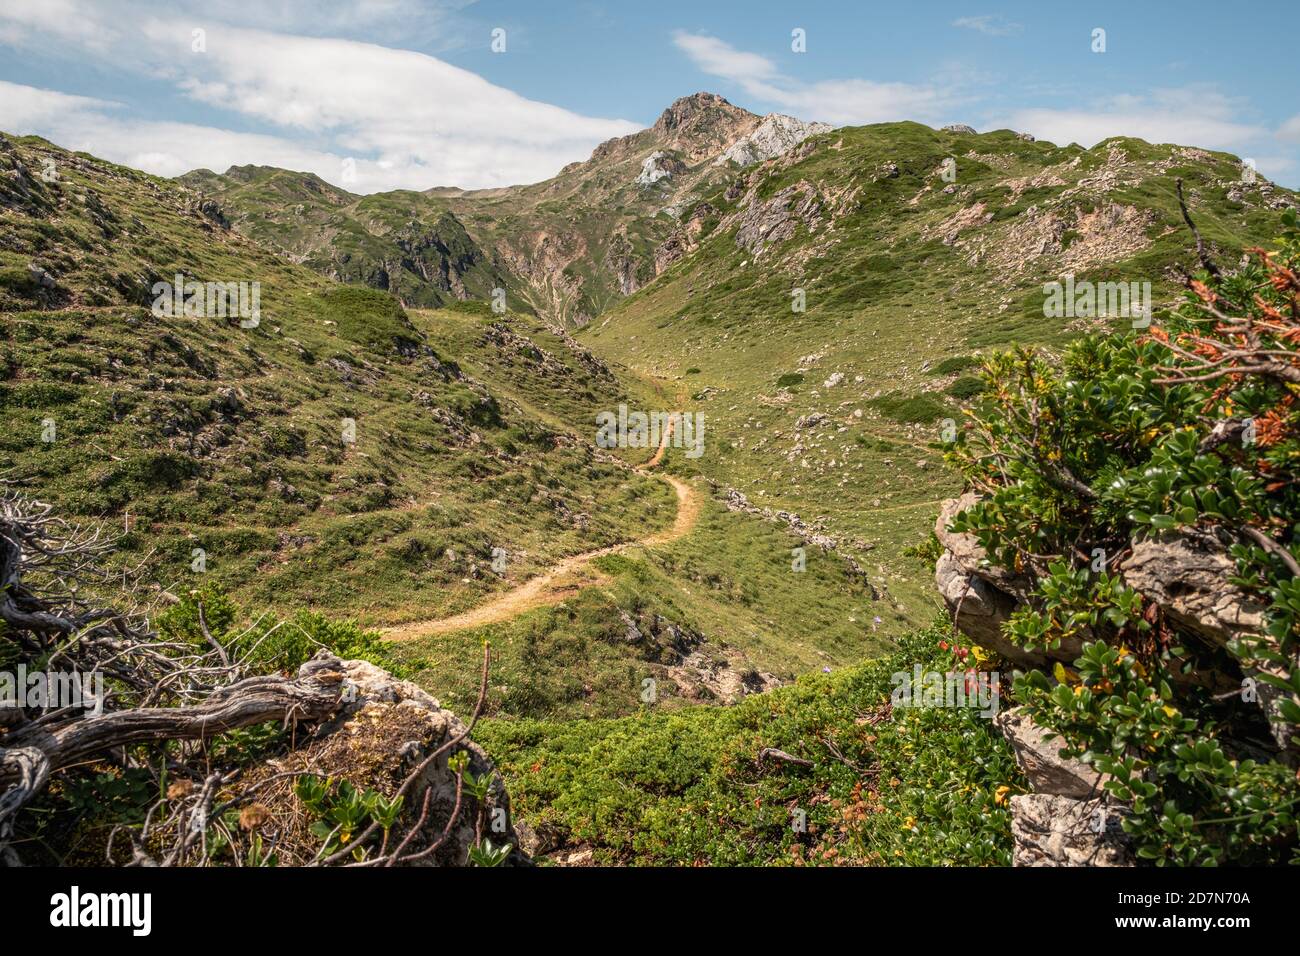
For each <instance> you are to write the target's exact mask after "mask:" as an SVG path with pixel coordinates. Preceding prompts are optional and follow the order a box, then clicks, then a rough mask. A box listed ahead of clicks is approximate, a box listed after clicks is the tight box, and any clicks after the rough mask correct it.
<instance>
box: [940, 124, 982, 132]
mask: <svg viewBox="0 0 1300 956" xmlns="http://www.w3.org/2000/svg"><path fill="white" fill-rule="evenodd" d="M943 131H944V132H945V133H973V132H975V127H974V126H967V125H966V124H965V123H950V124H949V125H947V126H945V127H943Z"/></svg>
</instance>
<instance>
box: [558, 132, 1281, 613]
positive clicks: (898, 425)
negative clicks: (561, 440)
mask: <svg viewBox="0 0 1300 956" xmlns="http://www.w3.org/2000/svg"><path fill="white" fill-rule="evenodd" d="M946 169H947V170H951V171H952V172H948V175H947V177H945V171H946ZM954 172H955V176H954V175H953V173H954ZM1178 177H1182V178H1183V179H1184V180H1185V181H1186V185H1187V195H1188V199H1189V203H1190V205H1191V207H1192V211H1193V213H1194V215H1195V216H1196V219H1197V222H1198V224H1199V225H1200V227H1201V229H1202V231H1203V233H1204V235H1205V237H1206V239H1207V241H1208V242H1210V244H1211V246H1212V247H1213V249H1214V251H1215V252H1216V253H1217V254H1219V255H1220V257H1221V258H1222V259H1227V260H1228V261H1232V260H1235V258H1236V257H1237V256H1238V255H1239V254H1240V250H1241V249H1242V248H1244V247H1248V246H1251V245H1255V244H1258V243H1260V242H1262V241H1264V240H1266V239H1267V238H1268V237H1269V236H1270V235H1271V231H1272V230H1273V229H1274V228H1275V225H1274V224H1275V220H1276V215H1277V212H1276V209H1277V208H1278V207H1280V206H1282V205H1286V204H1293V203H1295V201H1296V200H1295V196H1294V194H1292V193H1290V192H1289V191H1287V190H1283V189H1281V188H1276V187H1274V186H1272V184H1269V183H1267V182H1265V181H1263V180H1262V179H1260V180H1258V181H1256V182H1254V183H1245V182H1242V167H1241V165H1240V163H1239V162H1238V161H1237V160H1236V159H1235V157H1231V156H1229V155H1227V154H1222V153H1210V152H1206V151H1203V150H1199V149H1194V148H1188V147H1180V146H1168V145H1164V146H1155V145H1151V144H1148V143H1144V142H1142V141H1140V140H1134V139H1112V140H1108V141H1106V142H1103V143H1101V144H1098V145H1097V146H1096V147H1094V148H1092V149H1088V150H1085V149H1082V148H1080V147H1078V146H1067V147H1057V146H1054V145H1052V144H1050V143H1044V142H1032V141H1030V140H1029V139H1027V138H1021V137H1019V136H1017V135H1016V134H1014V133H1012V132H1010V131H1005V130H1004V131H999V132H993V133H986V134H982V135H978V134H970V133H964V132H954V131H945V130H932V129H929V128H927V127H924V126H920V125H918V124H915V123H894V124H883V125H879V126H870V127H860V128H851V129H850V128H846V129H841V130H837V131H835V132H834V133H831V134H827V135H822V136H818V137H816V138H815V139H811V140H809V141H808V142H807V143H805V144H804V145H803V147H801V149H800V150H799V151H798V152H797V153H796V154H792V155H790V156H787V157H783V158H781V159H778V160H774V161H771V162H768V163H765V164H763V165H760V166H758V167H755V168H753V169H752V170H750V171H749V172H748V173H746V174H745V175H744V178H743V180H742V181H741V182H740V183H738V184H735V185H732V186H728V187H723V186H722V185H721V184H719V185H717V186H716V187H714V188H713V190H712V191H705V192H703V193H702V194H701V195H699V196H698V198H697V200H696V202H697V204H698V205H697V208H700V207H707V209H708V212H707V214H706V215H702V216H698V217H696V216H693V215H692V214H691V213H690V212H688V213H686V214H685V215H684V217H683V218H684V219H686V220H688V221H693V222H695V223H697V224H698V226H697V228H696V230H695V231H694V232H693V233H688V232H687V231H686V230H685V229H683V230H682V232H681V233H680V234H679V238H680V241H681V244H682V245H683V246H684V247H687V248H689V249H690V250H691V251H689V252H688V253H687V254H686V255H684V256H683V257H682V258H680V260H679V261H677V262H675V263H674V264H672V265H671V266H670V267H669V268H668V269H667V270H666V271H665V272H664V274H662V275H661V276H659V277H658V279H656V280H655V281H654V282H653V283H651V284H650V285H648V286H647V287H645V288H643V289H641V290H639V291H638V292H637V293H636V294H634V295H632V296H630V297H628V298H627V299H625V300H622V301H620V302H619V303H617V304H616V305H615V306H614V307H613V308H611V309H610V310H609V311H608V312H607V313H605V314H604V315H602V316H601V317H600V318H599V319H598V320H597V321H596V322H594V323H593V324H592V325H591V326H590V327H589V328H587V329H584V330H583V331H581V332H580V333H579V338H580V339H581V340H582V341H583V342H585V343H587V344H588V345H590V347H591V348H592V349H593V350H595V351H597V352H599V353H600V354H602V355H604V356H606V357H608V358H610V359H611V360H613V361H615V362H618V363H621V364H624V365H626V366H628V367H629V368H630V369H632V370H635V371H638V372H641V373H643V374H647V375H655V376H660V377H664V378H668V379H676V380H679V381H680V383H681V384H683V385H685V386H686V387H687V388H688V389H689V392H690V394H691V396H692V401H691V402H690V403H689V404H690V407H691V409H693V410H697V411H699V412H701V413H703V414H704V415H705V416H706V418H708V419H710V425H709V429H710V433H709V434H710V437H709V445H708V450H707V452H706V454H705V455H704V456H702V457H701V458H700V459H698V460H697V461H695V462H693V463H690V464H691V466H692V467H693V468H696V469H698V470H699V471H700V472H701V473H703V474H704V475H706V476H707V477H708V478H710V479H711V480H713V481H715V482H716V483H717V484H718V485H719V487H720V488H723V489H725V488H727V487H732V488H735V489H736V490H737V491H739V492H741V493H742V494H744V495H745V496H746V497H747V498H748V500H749V501H750V502H751V504H752V505H753V506H758V507H767V508H770V509H772V510H776V511H779V510H786V511H793V512H797V513H798V514H799V515H801V516H802V517H803V518H804V520H806V521H808V522H813V521H820V522H822V523H823V526H824V527H825V529H826V530H827V531H828V532H830V533H831V534H832V535H834V536H835V537H836V538H838V539H840V541H841V542H843V543H844V545H845V548H846V550H847V551H848V552H849V553H850V554H852V555H853V556H854V557H856V558H857V559H858V560H859V561H860V562H861V563H862V564H863V565H864V566H865V567H867V568H868V569H869V570H872V571H874V572H875V574H876V575H877V580H876V582H875V583H877V584H879V585H882V586H884V587H886V588H887V589H888V590H889V593H890V594H891V596H892V597H893V598H894V599H895V600H896V601H897V602H898V603H899V605H900V606H901V607H903V608H904V609H905V610H906V612H907V614H908V615H909V617H910V618H911V619H913V620H917V621H922V620H924V619H926V617H927V615H928V613H929V611H928V607H929V606H931V605H932V603H933V600H934V599H933V596H932V593H931V592H932V584H931V582H930V581H929V575H928V572H927V571H925V570H924V565H923V564H921V563H920V562H918V561H916V560H915V559H914V558H912V557H909V556H908V554H907V553H906V551H907V549H909V548H913V547H916V546H920V545H923V544H924V542H925V540H926V538H927V537H928V534H929V528H930V527H931V525H932V522H933V520H934V514H935V511H936V509H937V505H938V501H939V499H941V498H943V497H946V496H948V495H950V494H952V493H953V492H955V491H956V490H957V488H958V483H957V481H956V480H955V479H954V478H953V477H952V476H950V475H949V474H948V473H947V472H946V471H945V470H944V469H943V468H942V466H941V454H940V448H939V441H940V438H941V436H942V430H943V428H944V425H945V424H946V421H945V420H956V419H959V418H960V415H959V414H958V411H959V408H960V407H961V405H962V404H963V403H965V402H970V401H972V400H976V393H977V391H978V388H979V384H978V382H977V381H976V380H975V379H974V378H972V376H971V369H972V368H973V367H975V366H977V365H978V364H979V357H980V355H981V354H982V353H985V352H987V351H988V350H990V349H996V348H1004V347H1008V346H1010V345H1012V344H1013V343H1016V342H1038V343H1047V344H1050V343H1054V342H1061V341H1064V340H1065V339H1066V338H1068V337H1070V336H1072V335H1076V334H1078V333H1080V332H1081V331H1084V330H1086V329H1089V328H1098V327H1102V326H1105V325H1108V324H1111V323H1114V322H1126V321H1129V320H1128V319H1118V318H1112V319H1107V318H1099V317H1095V316H1094V317H1088V316H1082V315H1079V316H1074V317H1061V318H1047V317H1045V316H1044V299H1045V296H1044V292H1043V284H1044V283H1046V282H1051V281H1064V277H1065V276H1066V275H1067V274H1073V275H1074V276H1075V277H1076V279H1077V280H1078V281H1080V282H1082V281H1084V280H1094V281H1103V280H1113V281H1123V282H1131V281H1132V282H1149V283H1151V286H1152V292H1153V296H1154V299H1155V302H1156V305H1157V306H1159V305H1160V304H1161V303H1162V302H1164V301H1168V300H1169V298H1170V295H1171V294H1172V291H1173V289H1174V285H1175V282H1176V276H1175V274H1174V268H1175V267H1176V266H1177V265H1180V264H1182V265H1189V264H1191V263H1192V262H1194V245H1193V243H1192V240H1191V236H1190V233H1189V232H1188V231H1187V230H1186V228H1185V227H1184V225H1183V223H1182V218H1181V214H1180V212H1179V209H1178V204H1177V200H1176V197H1175V192H1174V181H1175V179H1176V178H1178ZM950 180H951V181H950ZM796 305H803V306H804V310H803V311H797V310H796Z"/></svg>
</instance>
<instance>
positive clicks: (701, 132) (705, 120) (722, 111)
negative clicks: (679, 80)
mask: <svg viewBox="0 0 1300 956" xmlns="http://www.w3.org/2000/svg"><path fill="white" fill-rule="evenodd" d="M759 122H760V120H759V118H758V116H756V115H755V114H753V113H751V112H749V111H748V110H743V109H741V108H740V107H738V106H733V105H732V104H730V103H728V102H727V101H726V100H725V99H723V98H722V97H721V96H718V94H716V93H693V94H692V95H690V96H683V97H682V98H681V99H679V100H675V101H674V102H673V104H672V105H671V106H669V107H668V108H667V109H666V110H664V111H663V113H661V114H660V116H659V119H657V120H655V124H654V126H652V127H651V128H650V131H651V133H653V134H654V135H655V138H656V139H658V140H659V141H660V142H662V143H664V144H665V145H667V146H668V147H669V148H671V149H677V150H680V151H681V153H682V155H683V156H684V157H685V158H686V161H687V162H689V163H696V162H699V161H700V160H702V159H705V158H706V157H709V156H716V155H717V154H718V153H720V152H721V151H722V150H724V149H726V148H727V147H728V146H730V145H731V144H732V143H734V142H736V140H738V139H739V138H741V137H742V136H744V135H746V134H747V133H749V132H751V131H752V130H753V129H754V128H755V127H756V126H758V124H759Z"/></svg>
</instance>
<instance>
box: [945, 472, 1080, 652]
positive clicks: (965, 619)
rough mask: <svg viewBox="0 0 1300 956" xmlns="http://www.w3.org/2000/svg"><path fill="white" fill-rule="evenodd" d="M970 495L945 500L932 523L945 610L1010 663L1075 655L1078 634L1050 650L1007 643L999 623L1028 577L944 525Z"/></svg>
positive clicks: (1026, 587) (1024, 593) (971, 500)
mask: <svg viewBox="0 0 1300 956" xmlns="http://www.w3.org/2000/svg"><path fill="white" fill-rule="evenodd" d="M975 501H976V498H975V495H974V494H972V493H970V492H967V493H966V494H964V495H962V496H961V497H960V498H953V499H950V500H948V501H946V502H944V504H943V506H942V507H941V508H940V509H939V518H938V520H936V521H935V525H934V533H935V535H936V537H938V539H939V544H940V545H941V546H942V547H943V553H942V554H941V555H940V557H939V560H938V562H937V563H936V565H935V569H934V579H935V584H936V586H937V587H938V588H939V594H940V596H941V597H942V598H943V602H944V604H945V605H947V608H948V613H949V614H951V615H952V618H953V621H954V622H955V623H956V625H957V627H958V629H959V630H961V632H962V633H963V634H965V635H966V636H967V637H969V638H970V639H971V640H972V641H974V642H975V643H977V644H979V645H980V646H981V647H986V648H988V649H989V650H991V651H994V652H995V653H997V654H998V655H1000V656H1001V657H1003V658H1005V659H1006V660H1009V661H1012V662H1013V663H1016V664H1021V665H1025V666H1030V667H1041V666H1044V665H1046V664H1048V663H1049V662H1050V661H1052V660H1060V661H1072V660H1074V659H1075V658H1076V657H1078V656H1079V650H1080V648H1081V642H1079V641H1077V640H1075V641H1069V642H1062V646H1061V647H1059V648H1056V649H1053V650H1044V651H1030V650H1026V649H1025V648H1022V647H1018V646H1017V645H1015V644H1013V643H1011V641H1009V640H1007V638H1006V637H1005V636H1004V635H1003V634H1002V625H1003V624H1005V623H1006V622H1007V620H1008V619H1009V618H1010V617H1011V612H1012V611H1014V610H1015V609H1016V606H1017V605H1018V604H1020V603H1021V602H1022V601H1024V600H1025V599H1026V598H1027V597H1028V595H1029V591H1030V588H1031V587H1032V582H1031V581H1030V580H1029V579H1028V578H1026V577H1023V576H1020V575H1016V574H1012V573H1009V572H1007V571H1006V570H1004V569H1003V568H1000V567H998V566H997V565H994V564H991V563H989V560H988V555H987V554H986V553H985V552H984V549H983V548H982V547H981V546H980V544H979V542H978V541H977V540H976V539H975V536H974V535H970V534H959V533H957V532H954V531H950V530H949V528H948V526H949V524H951V523H952V520H953V518H955V517H956V516H957V515H958V514H959V513H960V512H962V511H965V510H966V509H967V508H970V507H971V506H972V505H974V504H975Z"/></svg>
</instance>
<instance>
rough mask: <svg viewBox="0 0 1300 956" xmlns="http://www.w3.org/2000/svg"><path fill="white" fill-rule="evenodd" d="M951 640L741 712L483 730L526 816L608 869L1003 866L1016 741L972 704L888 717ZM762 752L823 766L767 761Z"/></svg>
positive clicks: (909, 647)
mask: <svg viewBox="0 0 1300 956" xmlns="http://www.w3.org/2000/svg"><path fill="white" fill-rule="evenodd" d="M942 637H943V631H942V630H939V629H932V630H928V631H925V632H922V633H920V634H917V635H914V636H911V637H909V638H907V639H905V640H904V641H903V642H902V644H901V646H900V648H899V650H898V651H897V652H895V653H894V654H891V655H890V656H888V657H885V658H882V659H879V660H876V661H873V662H871V663H867V664H862V665H858V666H855V667H850V668H846V669H843V670H836V671H834V672H833V673H831V674H822V673H814V674H810V675H806V676H805V677H803V678H801V679H800V681H799V683H798V684H797V685H794V686H791V687H785V688H781V689H778V690H775V691H771V692H769V693H767V694H764V695H761V696H756V697H749V698H747V699H745V700H744V701H742V702H741V703H740V704H737V705H736V706H734V707H727V708H717V707H688V708H682V709H675V710H668V711H664V710H661V709H658V708H657V707H656V708H647V709H644V710H643V711H641V712H639V713H637V714H635V715H631V716H627V717H621V718H617V719H606V720H583V721H542V720H531V719H525V720H501V719H494V720H490V721H487V722H486V723H484V724H483V725H482V727H481V728H480V730H479V731H478V732H477V734H476V736H477V737H478V739H479V740H480V742H481V743H482V744H483V745H484V747H485V748H486V749H487V751H488V753H489V754H490V755H491V756H492V757H493V759H494V760H495V761H496V762H497V765H498V766H499V767H500V768H501V769H502V771H503V773H504V774H505V778H506V787H507V789H508V791H509V792H510V794H511V802H512V806H513V809H514V813H515V815H516V819H522V820H523V821H524V822H525V823H526V824H528V825H529V826H530V827H532V828H533V829H534V830H535V831H536V832H537V833H538V834H539V835H540V836H542V838H543V839H544V840H546V841H547V842H548V843H549V844H551V845H552V846H560V847H566V848H587V849H590V850H591V851H592V852H593V854H594V858H595V860H596V861H597V862H602V863H625V864H638V865H677V866H691V865H701V864H703V865H712V866H735V865H771V864H778V865H779V864H797V863H808V864H845V863H853V864H868V865H940V864H952V863H960V864H963V865H971V866H980V865H1002V866H1005V865H1008V864H1009V862H1010V833H1009V826H1010V824H1009V815H1008V813H1007V809H1006V806H1005V801H1006V797H1007V795H1008V794H1009V793H1013V792H1021V791H1023V789H1024V783H1023V780H1022V778H1021V776H1020V773H1019V771H1018V770H1017V768H1016V766H1015V762H1014V759H1013V758H1012V756H1011V753H1010V748H1009V747H1008V746H1007V745H1006V743H1005V742H1004V741H1003V740H1002V739H1001V737H1000V736H999V735H998V733H997V732H996V731H995V730H993V729H992V727H991V726H990V722H989V721H988V720H986V719H983V718H981V717H979V716H977V715H976V714H975V713H974V712H973V711H970V710H956V709H949V710H945V709H942V708H927V709H912V710H899V709H896V710H894V711H892V713H891V712H890V709H889V707H888V702H889V695H890V691H891V689H892V687H893V686H894V685H893V683H892V682H891V680H890V676H891V675H892V674H893V673H895V672H898V671H903V672H910V671H911V669H912V667H913V665H914V664H916V663H921V664H922V666H923V667H925V668H926V669H930V668H935V669H945V668H947V667H948V666H949V664H948V659H947V655H945V654H943V652H941V651H939V649H938V647H937V642H938V641H939V640H940V639H941V638H942ZM765 747H774V748H778V749H781V750H783V751H785V752H787V753H789V754H791V755H793V756H796V757H799V758H802V759H806V760H811V761H812V762H813V766H812V767H811V768H800V767H795V766H791V765H788V764H782V763H776V762H770V761H769V762H766V763H764V764H760V763H759V761H758V760H757V757H758V754H759V751H760V750H762V749H763V748H765ZM1000 788H1001V789H1000ZM796 812H801V813H802V814H803V815H804V819H805V820H806V831H805V832H799V831H798V830H797V829H796V827H795V825H794V821H795V820H796V819H797V816H796Z"/></svg>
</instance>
